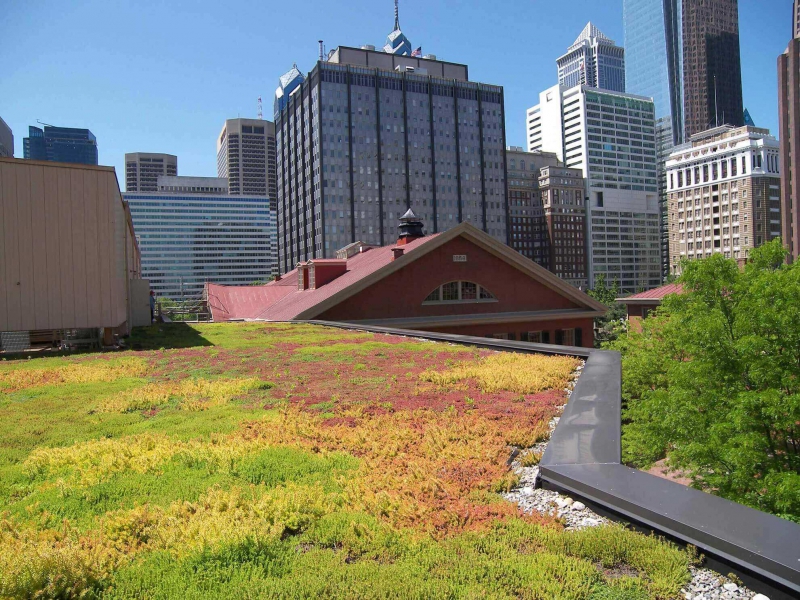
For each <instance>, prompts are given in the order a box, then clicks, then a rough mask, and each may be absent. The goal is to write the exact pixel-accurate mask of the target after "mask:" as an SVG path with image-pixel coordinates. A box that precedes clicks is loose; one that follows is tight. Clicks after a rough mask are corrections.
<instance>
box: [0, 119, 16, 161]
mask: <svg viewBox="0 0 800 600" xmlns="http://www.w3.org/2000/svg"><path fill="white" fill-rule="evenodd" d="M0 158H14V134H13V133H12V132H11V127H9V126H8V125H7V124H6V122H5V121H3V119H2V118H0Z"/></svg>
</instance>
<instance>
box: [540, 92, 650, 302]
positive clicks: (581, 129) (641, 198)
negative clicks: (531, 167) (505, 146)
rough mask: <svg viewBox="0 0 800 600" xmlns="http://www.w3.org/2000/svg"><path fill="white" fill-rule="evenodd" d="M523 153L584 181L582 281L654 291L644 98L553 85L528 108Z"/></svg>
mask: <svg viewBox="0 0 800 600" xmlns="http://www.w3.org/2000/svg"><path fill="white" fill-rule="evenodd" d="M527 128H528V132H527V133H528V152H537V151H538V152H555V153H556V154H557V155H558V157H559V159H560V160H563V161H564V164H565V166H567V167H569V168H573V169H581V170H582V171H583V173H584V177H585V178H586V207H587V215H586V229H587V231H586V240H587V256H588V259H589V260H588V262H589V281H590V282H591V284H592V285H593V283H594V281H595V279H596V277H597V275H599V274H601V273H602V274H604V275H605V276H606V280H607V281H608V282H609V284H610V283H611V282H612V281H613V280H614V279H617V280H619V285H620V288H621V290H622V291H625V292H635V291H639V290H642V289H645V290H646V289H650V288H653V287H657V286H659V285H661V255H660V247H659V206H658V187H657V175H656V141H655V112H654V107H653V101H652V99H650V98H645V97H643V96H634V95H632V94H624V93H621V92H611V91H608V90H600V89H597V88H590V87H586V86H576V87H573V88H569V89H567V88H563V87H561V86H559V85H556V86H554V87H552V88H550V89H548V90H545V91H544V92H542V93H541V94H539V104H538V105H536V106H534V107H532V108H530V109H528V114H527Z"/></svg>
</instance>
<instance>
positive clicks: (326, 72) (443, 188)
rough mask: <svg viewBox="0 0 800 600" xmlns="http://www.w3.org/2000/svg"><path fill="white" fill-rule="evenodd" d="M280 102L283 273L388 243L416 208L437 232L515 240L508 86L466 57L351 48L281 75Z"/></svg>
mask: <svg viewBox="0 0 800 600" xmlns="http://www.w3.org/2000/svg"><path fill="white" fill-rule="evenodd" d="M395 33H397V31H394V32H393V34H395ZM393 39H394V40H395V41H396V40H397V39H399V36H397V35H395V36H394V38H393ZM287 89H292V91H291V92H287ZM275 106H276V108H277V109H278V111H279V112H277V113H276V115H275V126H276V138H277V148H278V236H279V242H278V245H279V253H280V270H281V272H286V271H289V270H291V269H293V268H294V267H295V265H296V264H297V263H298V262H301V261H305V260H309V259H312V258H322V257H333V256H334V255H335V252H336V250H337V249H338V248H341V247H343V246H346V245H347V244H350V243H353V242H356V241H363V242H365V243H368V244H371V245H375V246H380V245H383V244H385V243H386V242H387V240H389V239H392V238H393V237H394V223H395V222H396V220H397V218H398V217H399V216H400V215H401V214H403V213H404V212H405V211H406V210H408V209H409V208H412V209H413V210H414V212H415V213H416V214H418V215H419V216H420V217H421V218H422V219H423V220H424V221H425V223H426V224H427V227H428V228H429V231H430V232H431V233H436V232H440V231H446V230H447V229H449V228H451V227H453V226H455V225H457V224H458V223H460V222H463V221H467V222H469V223H471V224H473V225H475V226H476V227H478V228H479V229H481V230H483V231H486V232H487V233H489V234H490V235H492V236H494V237H495V238H496V239H498V240H501V241H502V242H504V243H505V242H507V241H508V230H507V218H508V212H507V208H506V197H505V196H506V194H505V192H506V183H505V180H506V176H505V152H504V150H505V131H504V127H505V125H504V124H505V118H504V108H503V107H504V101H503V88H502V87H499V86H494V85H487V84H482V83H475V82H471V81H469V78H468V69H467V66H466V65H461V64H455V63H449V62H444V61H440V60H436V59H435V57H433V56H431V55H428V56H427V57H416V56H406V55H404V54H397V53H392V52H381V51H375V50H374V49H372V47H364V48H350V47H345V46H341V47H338V48H336V49H335V50H333V51H332V52H330V53H329V55H328V57H327V59H326V60H324V61H319V62H318V63H317V64H316V66H315V67H314V68H313V70H312V71H311V73H309V75H308V77H306V78H305V79H303V80H302V81H301V80H300V77H299V72H297V69H295V68H293V69H292V71H290V72H289V73H288V74H287V76H285V77H283V78H281V82H280V87H279V89H278V93H276V103H275Z"/></svg>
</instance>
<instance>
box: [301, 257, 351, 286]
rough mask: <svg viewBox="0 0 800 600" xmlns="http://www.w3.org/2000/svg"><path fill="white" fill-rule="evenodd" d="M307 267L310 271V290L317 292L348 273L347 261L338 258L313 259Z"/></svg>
mask: <svg viewBox="0 0 800 600" xmlns="http://www.w3.org/2000/svg"><path fill="white" fill-rule="evenodd" d="M306 264H307V265H308V266H307V267H306V268H307V269H308V271H309V275H308V289H312V290H316V289H318V288H321V287H322V286H323V285H325V284H326V283H328V282H330V281H333V280H334V279H336V278H337V277H339V276H341V275H344V274H345V273H347V261H346V260H341V259H336V258H313V259H311V260H310V261H308V263H306Z"/></svg>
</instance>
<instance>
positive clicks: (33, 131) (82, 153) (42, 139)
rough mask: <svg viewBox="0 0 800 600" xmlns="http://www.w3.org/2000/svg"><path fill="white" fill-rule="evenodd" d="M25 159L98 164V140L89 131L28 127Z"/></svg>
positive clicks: (50, 126) (24, 143) (24, 146)
mask: <svg viewBox="0 0 800 600" xmlns="http://www.w3.org/2000/svg"><path fill="white" fill-rule="evenodd" d="M22 150H23V157H24V158H27V159H30V160H50V161H54V162H65V163H80V164H82V165H96V164H97V138H96V137H94V134H93V133H92V132H91V131H89V130H88V129H75V128H72V127H54V126H53V125H45V126H44V129H42V128H39V127H33V126H31V127H28V137H26V138H22Z"/></svg>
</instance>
